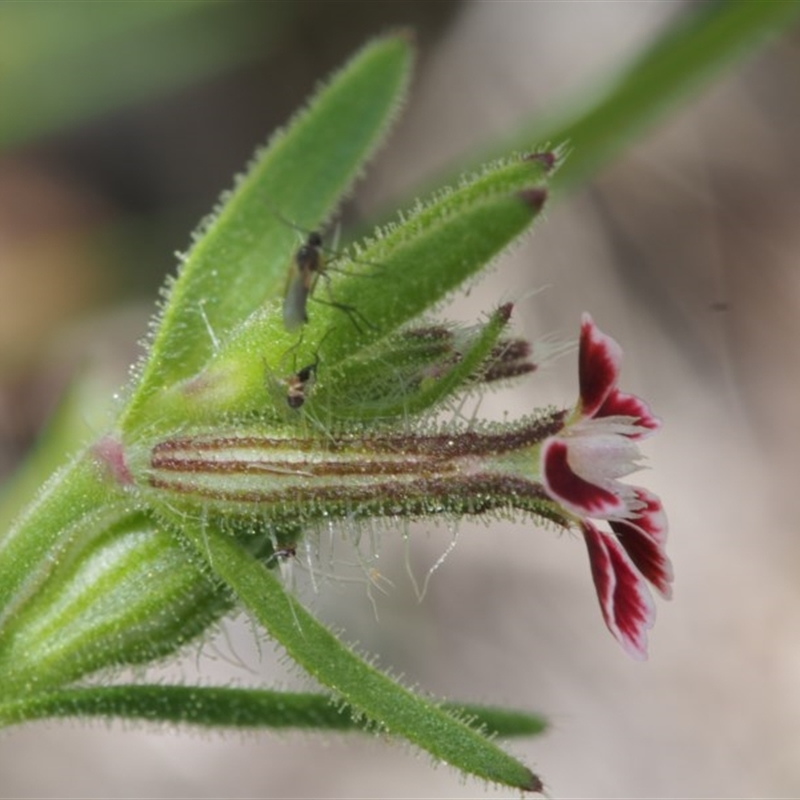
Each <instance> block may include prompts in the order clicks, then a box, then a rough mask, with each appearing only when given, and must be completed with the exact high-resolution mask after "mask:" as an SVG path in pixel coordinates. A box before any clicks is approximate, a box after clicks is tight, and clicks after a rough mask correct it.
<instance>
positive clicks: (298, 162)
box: [123, 35, 412, 429]
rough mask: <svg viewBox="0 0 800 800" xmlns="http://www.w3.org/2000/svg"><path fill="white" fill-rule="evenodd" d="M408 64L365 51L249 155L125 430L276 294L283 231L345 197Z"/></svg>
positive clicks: (193, 257)
mask: <svg viewBox="0 0 800 800" xmlns="http://www.w3.org/2000/svg"><path fill="white" fill-rule="evenodd" d="M411 56H412V51H411V46H410V44H409V40H408V37H407V36H405V35H395V36H390V37H387V38H384V39H378V40H376V41H375V42H373V43H372V44H370V45H368V46H367V47H365V48H364V49H363V50H362V51H361V52H360V53H358V54H357V55H356V56H355V57H354V58H353V59H352V60H351V61H350V63H349V64H347V65H346V66H345V67H344V69H342V70H341V71H340V72H339V73H338V74H336V75H335V76H334V77H333V79H332V80H331V82H330V83H329V84H328V85H327V86H324V87H323V88H322V89H321V90H320V91H319V92H318V94H317V95H316V96H315V97H314V99H313V100H312V101H311V103H310V104H309V106H308V108H307V109H306V110H305V111H303V112H302V113H300V114H299V115H298V116H297V117H296V118H295V119H294V120H293V121H292V123H291V124H290V126H289V128H288V129H287V130H286V131H283V132H277V133H276V134H274V135H273V137H272V139H271V141H270V144H269V146H268V147H267V148H266V149H265V150H263V151H262V152H261V153H260V154H258V155H257V157H256V159H255V161H254V163H253V165H252V166H251V168H250V169H249V171H248V173H247V175H246V176H243V177H242V178H240V180H239V181H238V182H237V186H236V188H235V189H234V191H233V192H232V193H231V194H230V195H229V196H227V197H226V198H225V202H224V204H223V205H222V206H221V207H220V208H219V209H217V211H216V213H215V214H214V216H213V217H212V218H211V219H210V220H209V221H208V222H207V223H206V224H205V225H204V226H203V229H202V230H201V231H200V232H198V234H197V235H196V237H195V244H194V245H193V247H192V249H191V251H190V252H189V254H188V255H187V256H186V258H185V260H184V262H183V264H182V266H181V270H180V274H179V276H178V278H177V279H176V280H175V281H174V283H173V284H172V286H171V289H170V291H169V297H168V301H167V303H166V304H165V306H164V309H163V313H162V318H161V320H160V323H159V327H158V329H157V332H156V334H155V338H154V341H153V345H152V349H151V352H150V354H149V358H148V360H147V361H146V363H145V366H144V369H143V372H142V375H141V380H140V381H139V385H138V387H137V389H136V392H135V394H134V396H133V397H132V399H131V402H130V403H129V405H128V408H127V410H126V412H125V414H124V421H123V426H124V427H127V428H128V429H130V428H131V427H132V426H135V425H136V423H137V422H138V421H141V413H140V411H141V407H142V405H143V404H144V403H145V401H146V400H147V399H148V397H150V396H152V395H153V394H155V393H157V392H159V391H160V390H161V389H162V388H163V387H164V386H165V385H170V384H174V383H176V382H177V381H179V380H182V379H185V378H189V377H190V376H191V375H193V374H194V373H196V372H197V371H198V370H199V369H200V368H201V367H202V366H203V364H204V363H205V361H206V360H207V359H208V358H209V357H210V356H211V355H212V354H213V352H214V350H215V347H216V346H217V342H218V341H223V340H224V339H225V337H226V336H227V335H228V333H229V332H230V330H231V329H232V328H233V327H234V326H235V325H237V324H238V323H240V322H242V321H243V320H244V319H245V318H246V317H247V316H248V315H250V314H251V313H253V312H254V311H256V310H257V309H258V308H260V307H261V306H262V305H263V304H264V302H265V300H266V299H267V298H271V297H274V296H277V295H279V294H282V286H283V284H284V282H285V279H286V274H287V268H288V266H289V263H290V259H291V257H292V255H293V253H294V251H295V250H296V249H297V245H298V241H297V237H298V234H297V231H296V230H294V229H293V228H292V225H297V226H299V227H301V228H305V229H310V228H315V227H317V226H318V225H319V224H320V223H321V222H322V221H324V220H325V219H327V218H328V217H329V216H330V214H331V213H332V211H333V210H334V209H335V207H336V205H337V203H338V202H339V201H340V199H341V197H342V195H343V194H345V193H346V192H347V191H348V190H349V188H350V186H351V185H352V183H353V181H354V180H355V179H356V178H357V177H358V175H359V173H360V170H361V169H362V167H363V164H364V162H365V161H366V160H367V158H368V157H369V156H370V155H371V154H372V153H373V152H374V150H375V148H376V147H377V146H378V145H379V144H380V142H381V141H382V139H383V138H384V136H385V134H386V131H387V128H388V126H389V124H390V122H391V121H392V119H393V117H394V115H395V113H396V111H397V108H398V105H399V103H400V100H401V99H402V97H403V95H404V92H405V88H406V84H407V82H408V77H409V71H410V62H411ZM287 221H288V222H290V223H291V224H287Z"/></svg>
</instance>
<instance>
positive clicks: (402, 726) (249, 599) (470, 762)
mask: <svg viewBox="0 0 800 800" xmlns="http://www.w3.org/2000/svg"><path fill="white" fill-rule="evenodd" d="M164 512H165V516H166V517H167V518H169V517H170V511H169V509H164ZM176 521H178V522H179V523H180V532H181V534H182V535H183V536H185V537H186V539H187V540H188V541H189V542H191V544H192V546H193V547H194V548H195V550H196V551H197V553H198V554H199V555H200V556H201V557H202V558H203V559H205V560H206V562H207V563H208V565H209V567H210V568H211V569H213V570H214V572H215V573H216V574H217V575H219V576H220V577H221V578H222V579H223V580H224V581H225V582H226V583H227V584H228V586H230V587H231V589H232V590H233V591H234V592H235V594H236V595H237V596H238V597H239V599H240V600H241V601H242V603H243V604H244V605H245V607H246V608H247V609H248V610H249V611H250V612H251V613H252V614H253V615H254V616H255V617H256V619H258V621H259V622H260V623H261V624H262V625H263V626H264V628H265V630H266V631H267V633H268V634H269V635H270V636H272V637H273V638H274V639H276V640H277V641H278V642H280V644H281V645H282V646H283V647H284V648H285V649H286V652H287V653H288V655H289V656H290V657H291V658H292V659H293V660H294V661H296V662H297V663H298V664H300V665H301V666H302V667H303V668H305V669H306V670H307V671H308V672H309V673H310V674H311V675H312V676H313V677H314V678H316V679H317V680H318V681H320V683H322V684H323V685H324V686H327V687H328V688H329V689H330V690H331V691H332V692H334V693H335V696H337V697H338V698H340V699H341V700H342V701H344V702H345V703H347V704H348V705H350V706H351V707H352V708H353V709H354V710H355V711H356V712H357V713H359V714H363V715H364V716H365V717H366V718H367V719H372V720H379V721H380V724H381V726H382V728H384V729H385V730H386V731H387V732H389V733H390V734H393V735H396V736H401V737H403V738H405V739H407V740H408V741H410V742H411V743H412V744H415V745H417V746H418V747H421V748H423V749H424V750H427V751H428V752H429V753H431V755H433V756H434V758H436V759H439V760H442V761H445V762H447V763H449V764H451V765H452V766H454V767H456V768H457V769H460V770H461V771H463V772H467V773H471V774H473V775H477V776H478V777H480V778H483V779H484V780H487V781H491V782H493V783H499V784H504V785H507V786H513V787H516V788H519V789H525V790H529V791H537V790H540V789H541V782H540V781H539V779H538V778H537V777H536V776H535V775H534V774H533V773H532V772H531V771H530V770H529V769H528V768H527V767H525V766H524V765H523V764H521V763H520V762H519V761H517V760H516V759H514V758H512V757H511V756H509V755H508V754H507V753H504V752H503V751H502V750H501V749H500V748H498V747H497V745H495V744H493V743H492V742H490V741H489V740H488V739H486V737H485V736H483V735H482V734H481V733H480V732H479V731H477V730H476V729H475V728H473V727H472V726H471V725H468V724H467V723H465V722H464V721H462V720H459V719H456V718H455V717H453V716H452V715H451V714H450V713H448V712H447V711H446V710H444V709H442V708H441V707H440V706H437V705H435V704H433V703H431V702H429V701H427V700H424V699H423V698H421V697H419V696H417V695H415V694H413V693H412V692H410V691H409V690H407V689H405V688H403V687H402V686H400V685H399V684H397V683H395V682H394V681H393V680H391V679H390V678H389V677H388V676H386V675H385V674H383V673H381V672H379V671H378V670H377V669H375V668H374V667H372V666H370V665H369V664H367V663H366V662H365V661H363V660H362V659H361V658H359V657H358V656H357V655H356V654H355V653H354V652H353V651H352V650H350V649H349V648H347V647H345V646H344V645H343V644H342V643H341V642H340V641H339V640H338V639H337V638H336V637H335V636H334V635H333V634H332V633H331V632H330V631H329V630H328V629H327V628H325V626H323V625H321V624H320V623H319V622H317V620H315V619H314V617H312V616H311V615H310V614H309V613H308V612H307V611H306V610H305V609H304V608H303V607H302V606H301V605H300V604H299V603H298V602H297V601H296V600H295V599H294V598H292V597H291V596H290V595H288V594H287V593H286V592H285V591H284V589H283V587H282V586H281V584H280V581H279V579H278V578H276V577H275V576H274V575H272V574H270V573H269V571H268V570H266V569H265V568H264V566H263V565H262V564H260V563H259V562H258V561H257V560H255V559H254V558H253V557H251V556H250V555H249V554H248V553H247V552H246V551H245V550H244V549H243V548H242V547H241V546H240V545H239V544H238V543H237V542H236V541H235V540H234V538H233V537H231V536H228V535H226V534H224V533H221V532H220V531H218V530H216V529H215V528H214V527H212V526H205V527H202V526H201V525H199V524H197V523H194V522H191V521H189V520H186V519H180V520H176Z"/></svg>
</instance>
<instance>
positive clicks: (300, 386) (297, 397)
mask: <svg viewBox="0 0 800 800" xmlns="http://www.w3.org/2000/svg"><path fill="white" fill-rule="evenodd" d="M318 363H319V359H317V360H316V361H315V362H314V363H313V364H309V365H308V366H307V367H303V369H301V370H298V371H297V372H295V373H294V375H290V376H289V377H288V378H287V379H286V387H287V389H286V402H287V404H288V405H289V408H294V409H298V408H300V407H301V406H302V405H303V403H305V401H306V388H307V387H308V386H309V384H310V381H311V380H312V378H314V376H315V375H316V373H317V364H318Z"/></svg>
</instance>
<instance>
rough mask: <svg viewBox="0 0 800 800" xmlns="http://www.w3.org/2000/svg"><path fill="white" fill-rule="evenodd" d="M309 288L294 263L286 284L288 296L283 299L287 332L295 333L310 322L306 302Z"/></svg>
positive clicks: (284, 321) (284, 322)
mask: <svg viewBox="0 0 800 800" xmlns="http://www.w3.org/2000/svg"><path fill="white" fill-rule="evenodd" d="M307 300H308V287H307V286H306V281H305V280H304V279H303V274H302V273H301V272H300V270H299V269H298V268H297V265H296V264H295V263H294V262H292V266H291V270H290V272H289V279H288V281H287V283H286V294H285V295H284V298H283V324H284V327H285V328H286V330H287V331H293V330H296V329H297V328H299V327H300V326H301V325H304V324H305V323H306V322H308V315H307V314H306V302H307Z"/></svg>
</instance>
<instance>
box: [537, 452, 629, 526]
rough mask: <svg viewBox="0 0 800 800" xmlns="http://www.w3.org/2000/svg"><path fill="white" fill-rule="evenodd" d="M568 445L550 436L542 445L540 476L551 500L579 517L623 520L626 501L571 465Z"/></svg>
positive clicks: (627, 509) (626, 511)
mask: <svg viewBox="0 0 800 800" xmlns="http://www.w3.org/2000/svg"><path fill="white" fill-rule="evenodd" d="M568 456H569V446H568V445H567V442H566V441H564V439H561V438H559V437H558V436H551V437H550V438H549V439H546V440H545V441H544V442H543V443H542V449H541V464H540V470H541V471H540V474H541V476H542V482H543V483H544V488H545V490H546V491H547V493H548V494H549V495H550V497H552V498H553V500H555V501H556V502H558V503H560V504H561V505H562V506H564V508H565V509H566V510H567V511H570V512H572V513H573V514H576V515H577V516H579V517H623V516H628V515H629V513H630V510H629V507H628V504H627V503H626V502H625V500H624V499H623V498H622V497H620V496H619V495H618V494H616V493H615V492H613V491H609V490H608V489H604V488H603V487H602V486H597V485H596V484H594V483H590V482H589V481H587V480H584V479H583V478H582V477H581V476H580V475H578V474H577V473H576V472H575V471H574V470H573V469H572V467H571V466H570V464H569V458H568Z"/></svg>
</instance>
